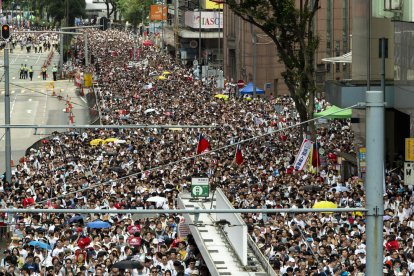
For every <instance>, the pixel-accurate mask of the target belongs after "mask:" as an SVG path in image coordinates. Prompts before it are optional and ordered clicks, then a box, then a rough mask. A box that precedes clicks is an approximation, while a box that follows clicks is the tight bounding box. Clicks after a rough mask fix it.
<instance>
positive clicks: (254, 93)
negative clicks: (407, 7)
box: [250, 23, 257, 98]
mask: <svg viewBox="0 0 414 276" xmlns="http://www.w3.org/2000/svg"><path fill="white" fill-rule="evenodd" d="M250 32H251V34H252V43H253V49H252V51H253V98H256V63H257V62H256V58H257V56H256V55H257V54H256V52H257V51H256V32H255V31H254V27H253V24H252V23H250Z"/></svg>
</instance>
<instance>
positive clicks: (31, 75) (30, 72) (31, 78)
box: [29, 66, 33, 81]
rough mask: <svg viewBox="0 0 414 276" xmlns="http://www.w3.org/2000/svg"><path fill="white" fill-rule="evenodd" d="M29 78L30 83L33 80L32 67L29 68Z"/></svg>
mask: <svg viewBox="0 0 414 276" xmlns="http://www.w3.org/2000/svg"><path fill="white" fill-rule="evenodd" d="M29 77H30V81H32V80H33V66H30V68H29Z"/></svg>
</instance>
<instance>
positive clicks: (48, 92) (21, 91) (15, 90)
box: [0, 89, 52, 95]
mask: <svg viewBox="0 0 414 276" xmlns="http://www.w3.org/2000/svg"><path fill="white" fill-rule="evenodd" d="M36 92H37V93H39V92H40V93H42V94H44V93H47V94H48V95H52V91H51V90H46V89H29V90H27V89H13V90H10V94H25V93H36ZM5 93H6V91H5V90H0V94H1V95H4V94H5Z"/></svg>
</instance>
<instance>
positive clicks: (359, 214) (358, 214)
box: [352, 211, 362, 217]
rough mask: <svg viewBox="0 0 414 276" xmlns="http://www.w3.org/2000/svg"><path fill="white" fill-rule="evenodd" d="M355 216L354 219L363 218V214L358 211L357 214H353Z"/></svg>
mask: <svg viewBox="0 0 414 276" xmlns="http://www.w3.org/2000/svg"><path fill="white" fill-rule="evenodd" d="M352 214H353V215H354V217H357V216H358V217H362V213H361V212H359V211H357V212H353V213H352Z"/></svg>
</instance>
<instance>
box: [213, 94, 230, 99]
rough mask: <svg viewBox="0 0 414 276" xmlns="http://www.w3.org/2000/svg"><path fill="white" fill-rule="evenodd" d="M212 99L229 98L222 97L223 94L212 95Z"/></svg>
mask: <svg viewBox="0 0 414 276" xmlns="http://www.w3.org/2000/svg"><path fill="white" fill-rule="evenodd" d="M214 98H217V99H226V98H227V99H228V98H229V96H227V95H224V94H216V95H214Z"/></svg>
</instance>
